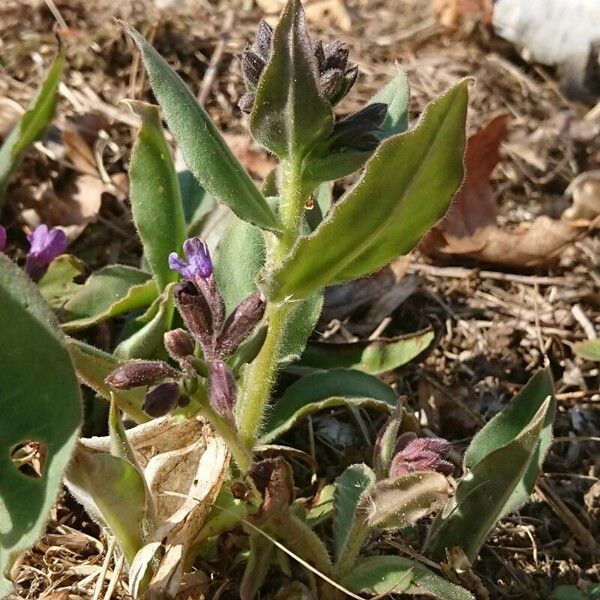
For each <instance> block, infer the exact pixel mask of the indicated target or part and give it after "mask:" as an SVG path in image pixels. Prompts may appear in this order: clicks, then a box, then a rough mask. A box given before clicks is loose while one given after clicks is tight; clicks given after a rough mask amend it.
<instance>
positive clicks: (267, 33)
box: [252, 21, 273, 63]
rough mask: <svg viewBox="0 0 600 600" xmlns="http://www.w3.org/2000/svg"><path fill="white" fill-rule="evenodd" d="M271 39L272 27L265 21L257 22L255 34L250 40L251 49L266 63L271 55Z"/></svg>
mask: <svg viewBox="0 0 600 600" xmlns="http://www.w3.org/2000/svg"><path fill="white" fill-rule="evenodd" d="M272 40H273V28H272V27H271V26H270V25H269V24H268V23H267V22H266V21H261V22H260V23H259V24H258V30H257V31H256V36H255V37H254V41H253V42H252V49H253V50H254V51H255V52H256V54H258V56H260V58H262V59H263V61H264V62H265V63H266V62H267V61H268V60H269V58H270V56H271V42H272Z"/></svg>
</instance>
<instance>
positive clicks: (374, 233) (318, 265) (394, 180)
mask: <svg viewBox="0 0 600 600" xmlns="http://www.w3.org/2000/svg"><path fill="white" fill-rule="evenodd" d="M467 86H468V81H466V80H465V81H462V82H460V83H458V84H457V85H455V86H454V87H453V88H451V89H450V90H449V91H448V92H446V94H444V95H443V96H441V97H440V98H438V99H437V100H435V101H434V102H432V103H431V104H430V105H429V106H428V108H427V109H426V110H425V112H424V113H423V115H422V117H421V120H420V122H419V124H418V126H417V127H416V128H415V129H413V130H412V131H410V132H408V133H404V134H400V135H396V136H393V137H391V138H389V139H387V140H385V141H384V142H383V143H382V144H381V145H380V146H379V148H378V149H377V151H376V152H375V154H374V155H373V157H372V158H371V159H370V160H369V162H368V163H367V165H366V167H365V172H364V174H363V176H362V178H361V180H360V181H359V182H358V183H357V185H356V186H355V187H354V188H353V189H351V190H350V191H349V192H347V193H346V194H345V196H344V197H343V198H342V199H341V200H340V201H339V202H338V203H337V204H336V206H335V208H334V209H333V210H332V211H331V213H330V215H329V217H328V218H327V219H325V220H324V221H323V222H322V223H321V225H320V226H319V227H318V228H317V229H316V230H315V231H314V232H313V233H312V234H310V235H308V236H306V237H303V238H301V239H300V240H299V242H298V243H297V244H296V246H295V247H294V248H293V249H292V250H291V252H290V254H289V255H288V256H287V258H286V259H285V260H284V263H283V264H282V266H281V267H280V268H279V269H276V270H275V271H274V272H273V273H272V274H271V275H270V277H269V278H268V280H267V281H266V284H265V290H266V292H267V295H268V297H269V298H270V299H271V300H273V301H282V300H284V299H285V298H287V297H289V296H292V297H294V298H304V297H306V296H308V295H310V294H311V293H313V292H314V291H315V290H318V289H320V288H322V287H324V286H326V285H329V284H333V283H341V282H343V281H349V280H351V279H356V278H358V277H362V276H363V275H367V274H369V273H372V272H374V271H376V270H378V269H380V268H382V267H383V266H385V265H386V264H387V263H389V262H390V261H391V260H393V259H394V258H396V257H397V256H399V255H401V254H405V253H406V252H408V251H409V250H411V249H412V248H413V247H414V246H415V245H416V244H417V243H418V242H419V240H420V239H421V237H422V236H423V234H424V233H425V232H426V231H427V230H428V229H429V228H430V227H431V226H432V225H433V224H434V223H435V222H436V221H437V220H438V219H439V218H440V217H441V216H442V215H443V214H444V212H445V211H446V210H447V208H448V206H449V205H450V202H451V200H452V197H453V196H454V193H455V192H456V190H457V188H458V186H459V185H460V182H461V180H462V176H463V166H462V156H463V153H464V147H465V118H466V110H467V100H468V93H467Z"/></svg>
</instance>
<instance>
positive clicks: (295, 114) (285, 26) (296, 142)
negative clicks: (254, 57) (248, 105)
mask: <svg viewBox="0 0 600 600" xmlns="http://www.w3.org/2000/svg"><path fill="white" fill-rule="evenodd" d="M332 126H333V113H332V111H331V106H330V104H329V102H328V101H327V100H326V99H325V98H324V97H323V96H322V95H321V93H320V91H319V87H318V81H317V65H316V61H315V57H314V50H313V46H312V42H311V40H310V37H309V35H308V31H307V29H306V21H305V17H304V11H303V10H302V6H301V4H300V0H288V2H287V4H286V7H285V8H284V10H283V13H282V14H281V18H280V19H279V23H278V25H277V27H276V28H275V31H274V32H273V43H272V54H271V59H270V60H269V62H268V64H267V66H266V68H265V71H264V73H263V74H262V77H261V78H260V82H259V84H258V88H257V90H256V100H255V102H254V109H253V111H252V114H251V116H250V131H251V132H252V135H253V136H254V138H255V139H256V140H257V141H259V142H260V143H261V144H263V146H265V147H266V148H268V149H269V150H270V151H271V152H273V153H274V154H276V155H277V156H278V157H279V158H283V159H288V158H291V157H293V158H294V160H300V159H301V158H302V156H303V155H304V154H305V153H306V151H307V149H308V148H309V147H310V145H311V144H312V143H313V142H314V141H315V140H316V139H318V138H319V137H322V136H323V135H326V134H327V133H329V131H330V130H331V128H332Z"/></svg>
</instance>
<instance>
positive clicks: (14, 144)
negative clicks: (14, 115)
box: [0, 47, 65, 207]
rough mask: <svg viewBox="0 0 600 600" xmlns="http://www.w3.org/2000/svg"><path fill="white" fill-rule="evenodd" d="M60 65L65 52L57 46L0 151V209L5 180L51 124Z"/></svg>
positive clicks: (60, 72) (59, 76)
mask: <svg viewBox="0 0 600 600" xmlns="http://www.w3.org/2000/svg"><path fill="white" fill-rule="evenodd" d="M64 64H65V49H64V48H63V47H61V48H59V51H58V55H57V57H56V58H55V59H54V62H53V63H52V66H51V67H50V70H49V71H48V73H47V74H46V79H45V80H44V83H43V84H42V86H41V87H40V89H39V90H38V92H37V94H36V96H35V98H33V100H32V101H31V103H30V104H29V106H28V108H27V111H26V112H25V113H24V114H23V116H22V117H21V118H20V119H19V122H18V123H17V124H16V125H15V127H14V129H13V130H12V131H11V132H10V134H9V135H8V137H7V138H6V139H5V140H4V143H3V144H2V147H1V148H0V207H1V206H2V204H3V201H4V190H5V189H6V184H7V183H8V178H9V177H10V175H11V173H12V172H13V171H14V170H15V169H16V168H17V165H18V164H19V162H20V160H21V157H22V156H23V153H24V152H25V150H27V148H28V147H29V146H30V145H31V144H33V142H35V141H36V140H38V139H39V138H40V137H41V136H42V134H43V133H44V131H46V128H47V127H48V125H50V123H51V122H52V118H53V117H54V110H55V109H56V102H57V90H58V84H59V83H60V78H61V76H62V72H63V67H64Z"/></svg>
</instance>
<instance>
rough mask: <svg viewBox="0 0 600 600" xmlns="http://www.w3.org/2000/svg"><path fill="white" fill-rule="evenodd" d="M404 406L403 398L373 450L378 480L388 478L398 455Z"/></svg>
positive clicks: (385, 424) (378, 435) (381, 430)
mask: <svg viewBox="0 0 600 600" xmlns="http://www.w3.org/2000/svg"><path fill="white" fill-rule="evenodd" d="M403 404H404V402H403V398H401V397H400V398H398V404H397V406H396V410H395V411H394V412H393V413H392V414H391V415H390V416H389V418H388V420H387V421H386V422H385V423H384V424H383V427H382V428H381V429H380V430H379V433H378V434H377V439H376V440H375V445H374V448H373V469H374V470H375V474H376V475H377V479H383V478H384V477H386V476H387V474H388V473H389V470H390V465H391V464H392V459H393V458H394V455H395V453H396V442H397V440H398V432H399V431H400V425H401V424H402V417H403V415H404V410H403Z"/></svg>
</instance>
